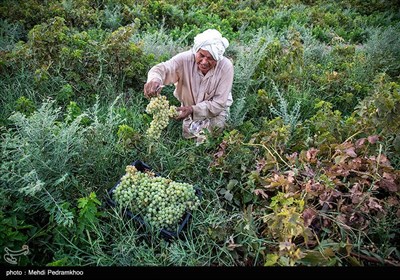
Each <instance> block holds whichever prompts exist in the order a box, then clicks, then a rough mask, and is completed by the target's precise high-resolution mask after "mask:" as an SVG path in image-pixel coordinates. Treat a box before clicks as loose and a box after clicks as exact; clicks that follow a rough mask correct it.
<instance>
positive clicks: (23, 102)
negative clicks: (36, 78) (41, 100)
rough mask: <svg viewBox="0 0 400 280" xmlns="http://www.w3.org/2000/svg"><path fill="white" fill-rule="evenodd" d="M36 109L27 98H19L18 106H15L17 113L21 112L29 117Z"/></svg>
mask: <svg viewBox="0 0 400 280" xmlns="http://www.w3.org/2000/svg"><path fill="white" fill-rule="evenodd" d="M35 109H36V108H35V104H34V103H33V102H32V101H31V100H29V99H28V98H26V97H25V96H21V97H20V98H18V100H17V105H16V106H15V110H16V111H18V112H21V113H22V114H24V115H25V116H29V115H31V114H32V113H33V112H34V111H35Z"/></svg>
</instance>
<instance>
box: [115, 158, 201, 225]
mask: <svg viewBox="0 0 400 280" xmlns="http://www.w3.org/2000/svg"><path fill="white" fill-rule="evenodd" d="M113 195H114V198H115V201H116V202H117V203H118V204H119V205H120V206H121V207H126V208H128V209H129V210H131V212H132V213H133V214H135V215H137V214H139V215H140V216H141V217H143V218H144V220H146V221H147V222H148V223H149V224H150V225H151V226H154V227H156V228H160V229H167V230H170V231H172V230H174V228H175V226H176V225H177V224H178V223H179V221H180V220H181V218H182V217H183V216H184V214H185V212H187V211H192V210H194V209H196V208H197V207H198V206H199V205H200V200H199V198H198V197H197V196H196V191H195V189H194V187H193V185H191V184H188V183H179V182H176V181H173V180H171V179H168V178H165V177H161V176H155V174H154V173H151V172H140V171H138V170H137V169H136V167H135V166H132V165H128V166H127V167H126V174H125V175H124V176H123V177H122V178H121V181H120V183H119V184H118V186H117V187H116V188H115V190H114V194H113Z"/></svg>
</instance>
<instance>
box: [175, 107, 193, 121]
mask: <svg viewBox="0 0 400 280" xmlns="http://www.w3.org/2000/svg"><path fill="white" fill-rule="evenodd" d="M176 110H177V111H178V112H179V116H177V117H176V119H177V120H182V119H184V118H186V117H187V116H189V115H190V114H191V113H193V108H192V106H182V107H178V108H176Z"/></svg>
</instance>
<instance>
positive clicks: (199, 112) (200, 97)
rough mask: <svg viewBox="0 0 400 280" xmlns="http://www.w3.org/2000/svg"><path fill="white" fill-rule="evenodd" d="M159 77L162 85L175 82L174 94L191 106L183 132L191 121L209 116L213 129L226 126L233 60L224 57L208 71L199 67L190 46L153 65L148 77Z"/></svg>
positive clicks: (187, 133)
mask: <svg viewBox="0 0 400 280" xmlns="http://www.w3.org/2000/svg"><path fill="white" fill-rule="evenodd" d="M152 79H159V80H160V81H161V82H162V84H163V85H169V84H175V91H174V96H175V97H176V98H177V99H178V100H179V101H180V102H181V105H182V106H190V105H191V106H192V107H193V114H192V115H190V116H188V117H187V118H185V119H184V120H183V126H182V128H183V136H184V137H185V138H192V137H194V136H195V135H193V134H191V133H190V132H189V126H190V123H191V122H192V121H198V120H204V119H209V120H210V130H211V129H214V128H215V129H222V128H223V127H224V126H225V122H226V118H227V115H228V113H229V107H230V106H231V105H232V101H233V99H232V94H231V90H232V83H233V64H232V62H231V61H230V60H229V59H228V58H226V57H223V59H222V60H220V61H217V64H216V66H215V67H214V68H213V69H211V70H209V71H208V72H207V74H206V75H204V74H203V73H201V71H200V70H199V69H198V67H197V64H196V61H195V54H194V53H193V52H192V51H191V50H189V51H185V52H182V53H179V54H177V55H176V56H174V57H172V58H171V59H170V60H168V61H166V62H162V63H159V64H157V65H155V66H153V67H152V68H151V69H150V71H149V73H148V76H147V81H148V82H149V81H151V80H152Z"/></svg>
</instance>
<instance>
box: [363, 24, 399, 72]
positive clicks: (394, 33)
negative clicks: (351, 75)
mask: <svg viewBox="0 0 400 280" xmlns="http://www.w3.org/2000/svg"><path fill="white" fill-rule="evenodd" d="M399 37H400V25H396V26H393V27H388V28H385V29H384V30H382V29H379V28H377V29H374V30H371V35H370V38H369V39H368V41H367V42H366V43H365V52H366V55H367V62H366V64H367V65H368V67H371V71H373V72H374V73H376V72H386V73H388V75H390V76H392V77H396V76H398V75H400V65H399V63H398V62H399V60H400V50H399V48H397V47H396V46H398V45H399V44H400V39H399Z"/></svg>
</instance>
